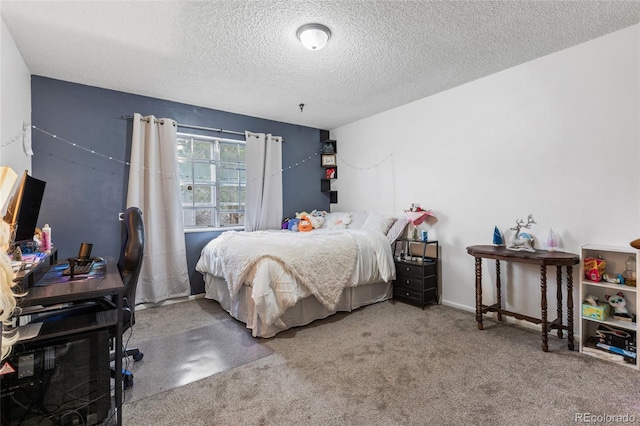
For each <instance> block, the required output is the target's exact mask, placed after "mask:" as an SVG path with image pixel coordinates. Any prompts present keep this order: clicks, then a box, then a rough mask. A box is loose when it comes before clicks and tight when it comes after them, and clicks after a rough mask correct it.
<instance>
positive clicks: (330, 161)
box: [322, 154, 336, 167]
mask: <svg viewBox="0 0 640 426" xmlns="http://www.w3.org/2000/svg"><path fill="white" fill-rule="evenodd" d="M335 165H336V155H335V154H323V155H322V166H323V167H329V166H335Z"/></svg>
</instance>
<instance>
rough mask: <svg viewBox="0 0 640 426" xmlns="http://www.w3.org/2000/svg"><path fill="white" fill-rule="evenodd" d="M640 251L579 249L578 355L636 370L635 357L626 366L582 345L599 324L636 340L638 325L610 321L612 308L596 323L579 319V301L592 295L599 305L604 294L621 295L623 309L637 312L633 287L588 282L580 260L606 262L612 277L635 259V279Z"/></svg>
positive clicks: (591, 246)
mask: <svg viewBox="0 0 640 426" xmlns="http://www.w3.org/2000/svg"><path fill="white" fill-rule="evenodd" d="M639 253H640V252H639V251H638V250H636V249H634V248H633V247H630V246H629V247H617V246H605V245H596V244H587V245H584V246H582V249H581V253H580V257H581V262H580V281H579V283H580V310H579V315H580V323H579V324H580V352H581V353H583V354H585V355H589V356H595V357H597V358H601V359H605V360H607V361H611V362H614V363H617V364H620V365H624V366H626V367H629V368H632V369H635V370H639V369H640V365H639V363H638V358H637V357H636V359H635V363H628V362H626V361H623V360H621V359H620V357H616V356H612V355H609V354H607V353H606V352H602V351H600V350H597V349H593V348H590V347H587V346H585V344H586V342H587V340H588V339H589V337H591V336H593V335H595V333H596V330H597V329H598V326H599V325H600V324H606V325H608V326H611V327H613V328H615V329H619V330H622V331H626V332H629V333H630V334H632V336H635V338H636V339H637V331H638V324H637V322H629V321H623V320H619V319H615V318H613V308H611V315H610V316H609V318H607V319H605V320H597V319H593V318H587V317H583V316H582V302H583V301H584V299H585V298H586V297H587V296H588V295H593V296H596V297H597V298H598V299H600V301H601V302H605V303H606V300H607V299H606V295H611V296H612V295H615V294H617V293H618V292H621V293H622V294H623V295H624V297H625V299H626V301H627V305H626V307H627V310H628V311H629V313H633V314H636V315H637V313H638V307H639V306H640V297H639V296H640V293H639V292H638V290H637V287H631V286H627V285H624V284H615V283H609V282H607V281H604V280H602V281H599V282H596V281H591V280H589V279H587V277H586V276H585V270H584V259H585V258H588V257H595V258H597V257H601V258H602V259H604V260H605V261H606V268H605V271H606V272H608V273H612V274H617V273H622V272H623V271H624V270H625V269H626V265H625V262H626V260H627V259H628V258H629V256H633V257H634V258H635V259H636V278H638V277H640V270H639V261H640V257H639V256H638V254H639Z"/></svg>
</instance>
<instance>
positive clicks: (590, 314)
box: [582, 303, 611, 321]
mask: <svg viewBox="0 0 640 426" xmlns="http://www.w3.org/2000/svg"><path fill="white" fill-rule="evenodd" d="M610 313H611V306H609V304H608V303H598V306H592V305H590V304H588V303H583V304H582V316H583V317H584V318H591V319H597V320H600V321H604V320H606V319H607V318H609V314H610Z"/></svg>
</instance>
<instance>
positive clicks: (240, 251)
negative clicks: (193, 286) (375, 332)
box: [196, 229, 395, 325]
mask: <svg viewBox="0 0 640 426" xmlns="http://www.w3.org/2000/svg"><path fill="white" fill-rule="evenodd" d="M196 270H197V271H199V272H201V273H203V274H211V275H214V276H217V277H222V278H225V280H226V281H227V286H228V289H229V294H230V297H231V300H235V298H236V297H237V295H238V292H239V290H240V287H241V285H242V284H245V285H250V286H251V287H252V291H251V297H252V299H253V301H254V304H255V311H256V312H254V315H257V316H259V317H260V319H261V320H262V321H263V322H265V323H266V324H275V325H279V317H280V316H281V315H282V314H283V313H284V311H286V309H288V308H289V307H291V306H293V305H295V304H296V302H297V301H298V300H300V299H302V298H304V297H308V296H310V295H314V296H315V297H316V298H317V299H318V300H319V301H320V302H321V303H322V304H323V305H324V306H325V307H326V308H327V309H330V310H331V309H333V307H334V306H335V304H337V303H338V300H339V298H340V296H341V294H342V290H343V289H344V288H345V287H355V286H358V285H363V284H370V283H375V282H382V281H384V282H389V281H390V280H392V279H394V278H395V267H394V263H393V256H392V253H391V247H390V245H389V241H388V239H387V237H386V236H385V235H382V234H380V233H378V232H374V231H366V230H340V231H329V230H324V229H319V230H314V231H312V232H308V233H302V232H290V231H257V232H234V231H229V232H225V233H224V234H222V235H221V236H219V237H218V238H215V239H213V240H211V241H210V242H209V243H208V244H207V245H206V246H205V247H204V248H203V250H202V253H201V256H200V259H199V260H198V263H197V265H196Z"/></svg>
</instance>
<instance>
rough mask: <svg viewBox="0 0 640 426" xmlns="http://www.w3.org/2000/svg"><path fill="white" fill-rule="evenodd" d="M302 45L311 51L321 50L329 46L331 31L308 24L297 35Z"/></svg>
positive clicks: (321, 26)
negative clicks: (326, 45)
mask: <svg viewBox="0 0 640 426" xmlns="http://www.w3.org/2000/svg"><path fill="white" fill-rule="evenodd" d="M296 35H297V36H298V38H299V39H300V41H301V42H302V45H303V46H304V47H306V48H307V49H309V50H320V49H322V48H323V47H324V45H325V44H327V41H328V40H329V37H331V31H329V28H327V27H325V26H324V25H320V24H307V25H303V26H301V27H300V28H299V29H298V32H297V33H296Z"/></svg>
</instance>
